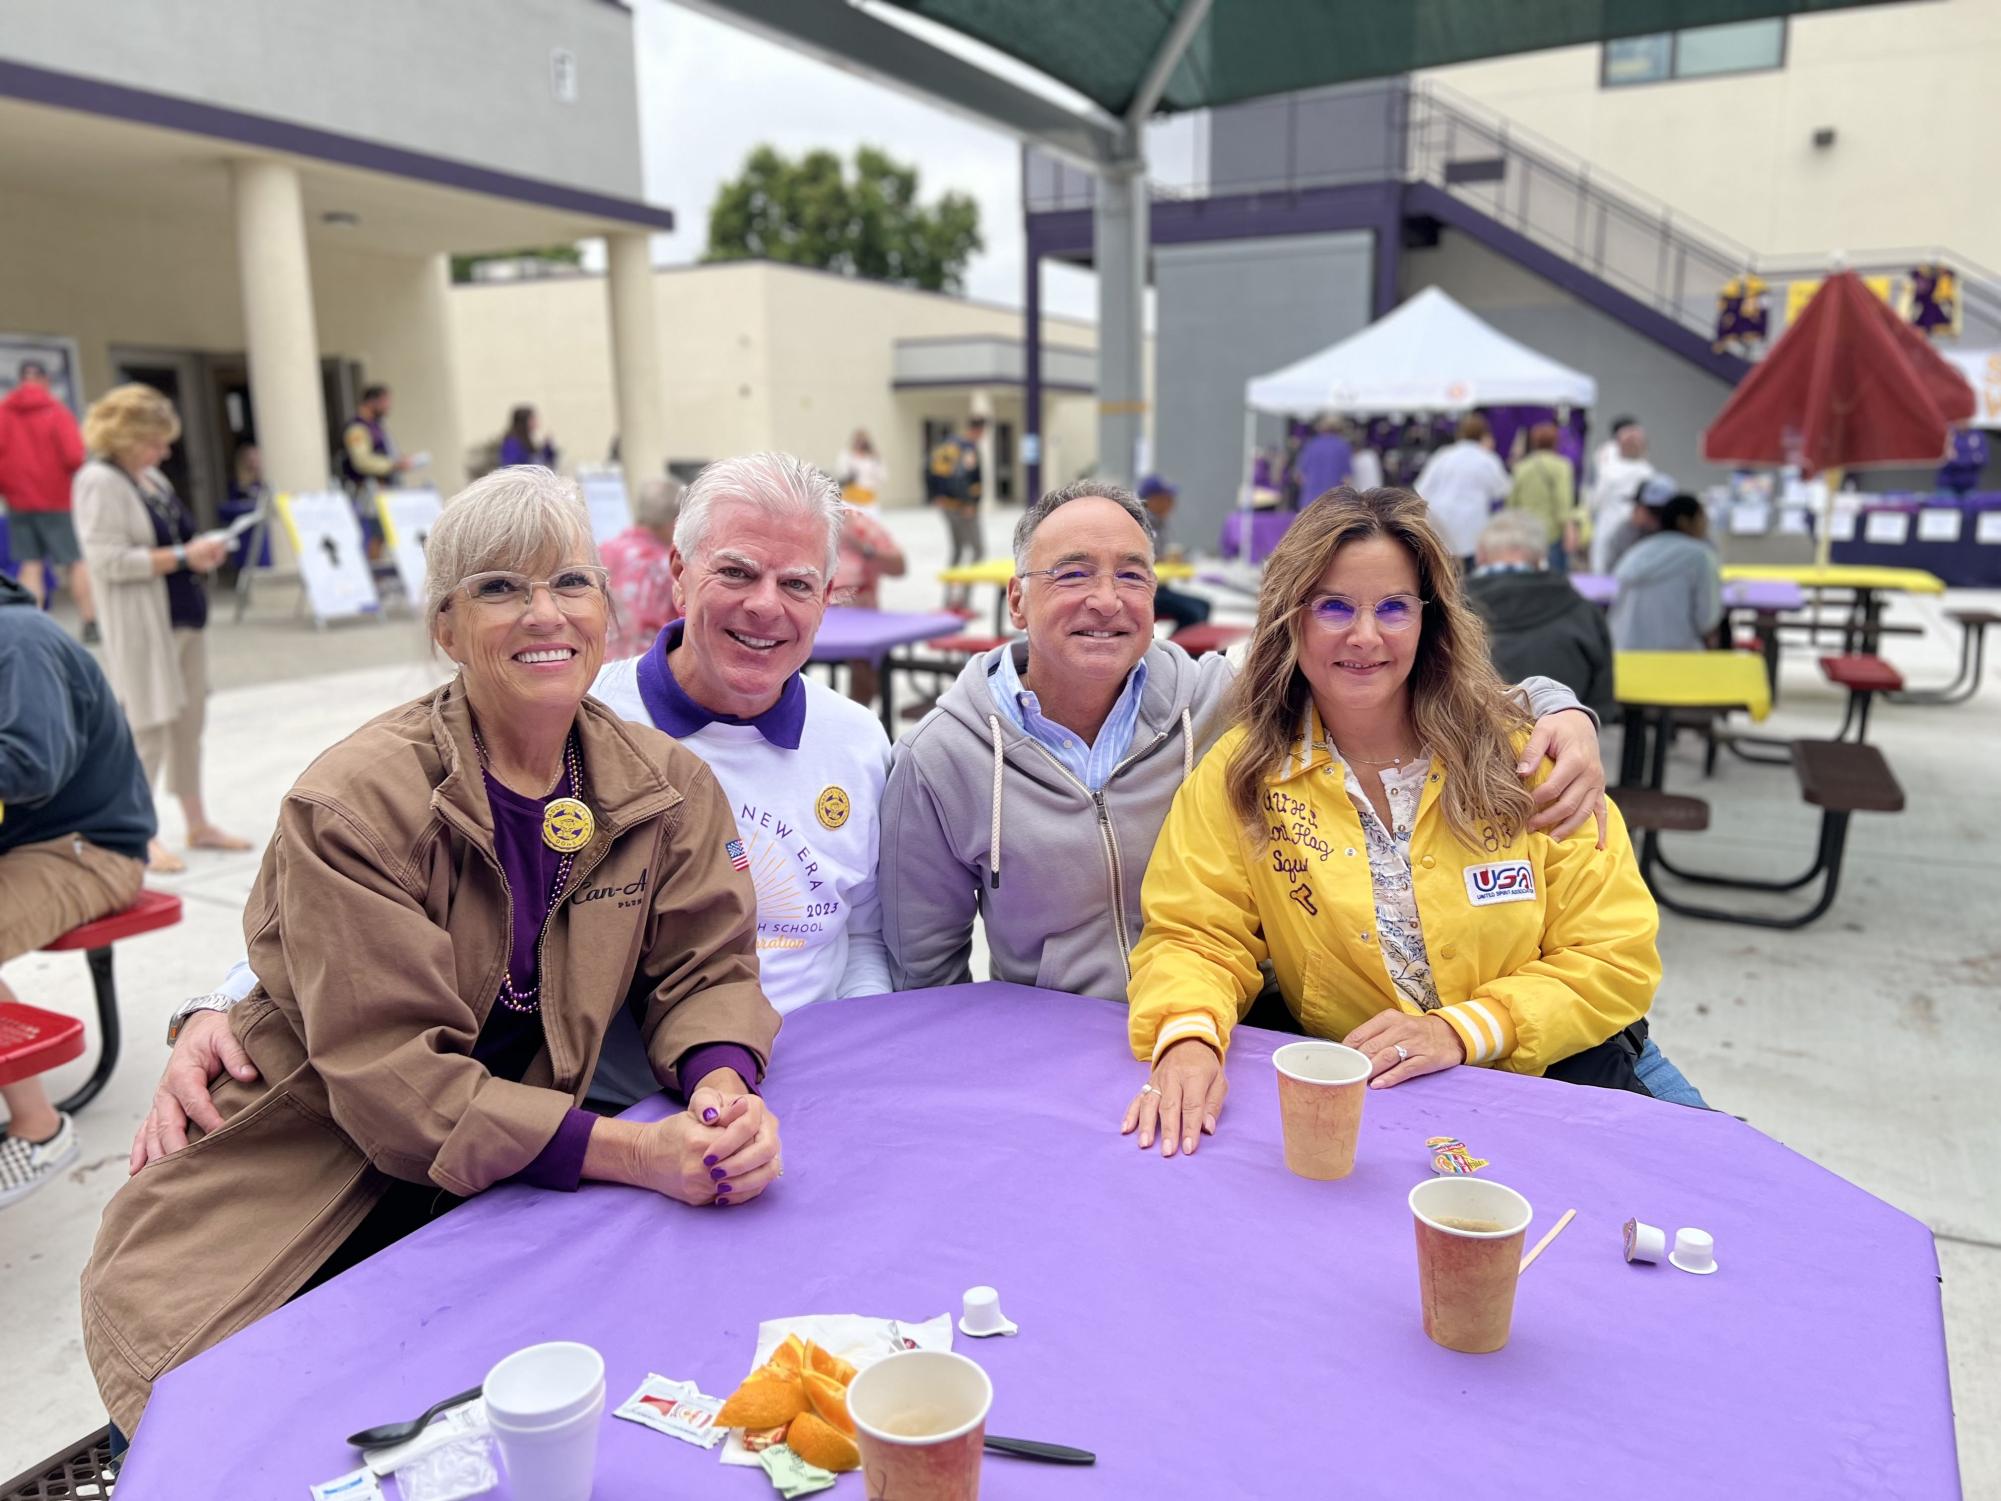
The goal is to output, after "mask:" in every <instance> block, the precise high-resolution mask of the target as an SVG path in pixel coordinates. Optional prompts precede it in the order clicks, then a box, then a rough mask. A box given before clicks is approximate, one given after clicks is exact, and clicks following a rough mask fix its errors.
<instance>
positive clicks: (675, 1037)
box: [83, 468, 780, 1433]
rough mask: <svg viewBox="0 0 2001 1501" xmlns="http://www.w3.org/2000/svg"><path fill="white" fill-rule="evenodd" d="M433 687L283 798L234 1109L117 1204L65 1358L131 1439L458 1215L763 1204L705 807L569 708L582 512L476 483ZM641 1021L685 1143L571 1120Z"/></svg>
mask: <svg viewBox="0 0 2001 1501" xmlns="http://www.w3.org/2000/svg"><path fill="white" fill-rule="evenodd" d="M426 555H427V562H428V565H429V619H430V631H431V637H432V639H433V641H434V642H435V643H436V645H437V646H438V647H439V648H440V649H442V650H443V651H444V653H445V654H446V655H447V656H448V657H450V658H451V659H452V660H453V661H454V662H456V663H457V664H458V667H459V673H458V676H457V677H456V678H455V679H454V680H453V681H452V682H451V683H449V684H447V685H446V686H445V687H443V688H440V689H438V690H437V691H436V692H433V693H430V694H427V695H425V696H424V697H423V698H420V699H418V700H416V701H415V702H413V703H410V704H406V705H404V706H403V707H402V708H400V709H394V710H391V711H390V712H389V713H387V714H384V715H382V716H381V717H379V718H377V719H375V720H374V721H372V722H371V723H369V724H367V725H364V726H363V727H362V728H361V729H359V730H357V731H356V732H355V733H354V734H353V735H351V736H349V737H348V738H347V739H346V740H344V741H342V742H340V743H339V744H338V745H336V746H334V747H333V749H331V750H329V751H328V752H326V753H325V754H324V755H322V756H321V757H320V758H319V759H318V760H317V761H315V762H314V763H313V765H312V766H311V767H309V768H308V769H307V771H306V772H305V774H304V775H303V776H301V777H300V778H299V780H298V782H297V783H296V784H295V785H294V786H293V788H292V790H291V792H290V793H289V794H288V795H287V797H286V798H285V801H284V804H283V807H282V808H281V810H280V813H279V820H278V832H277V834H276V836H275V837H274V838H273V839H272V841H271V845H270V848H269V849H268V850H267V851H266V853H265V856H264V864H263V869H262V871H261V872H260V874H259V876H258V880H257V885H256V888H255V890H254V891H253V892H252V894H251V898H250V902H249V905H248V906H247V907H246V908H245V911H244V933H245V936H246V938H247V939H248V940H249V944H250V961H251V965H252V967H253V968H254V970H255V971H256V974H257V975H258V977H259V980H260V984H259V987H258V990H257V991H256V992H255V993H254V994H253V996H252V998H251V999H250V1000H249V1001H248V1002H246V1003H245V1004H243V1005H241V1006H238V1007H237V1008H235V1010H233V1011H232V1012H231V1013H230V1023H231V1030H232V1032H233V1034H234V1036H235V1039H236V1041H237V1043H238V1044H239V1045H240V1047H241V1049H242V1051H243V1053H244V1054H245V1055H246V1056H247V1058H248V1060H249V1062H250V1064H251V1065H252V1068H253V1069H254V1072H255V1075H256V1077H255V1078H254V1079H250V1080H246V1079H244V1078H243V1077H241V1074H242V1073H243V1072H247V1071H238V1073H237V1074H236V1075H235V1076H232V1074H231V1073H227V1072H225V1073H223V1074H221V1075H219V1076H218V1078H217V1080H216V1082H215V1084H214V1085H213V1087H212V1092H213V1103H214V1105H215V1108H216V1110H217V1112H218V1113H219V1114H220V1116H221V1119H222V1125H221V1127H220V1129H218V1130H215V1131H213V1132H211V1133H209V1134H208V1135H206V1136H203V1137H201V1138H199V1139H198V1140H196V1141H195V1142H194V1143H193V1144H192V1145H190V1146H189V1147H187V1148H185V1149H184V1150H182V1151H178V1152H174V1153H172V1154H170V1155H168V1156H166V1157H164V1158H162V1159H161V1160H159V1161H158V1162H155V1163H153V1164H152V1165H151V1166H149V1167H147V1168H146V1169H145V1170H144V1171H143V1172H141V1173H139V1174H138V1176H136V1177H134V1178H132V1179H131V1180H130V1181H129V1182H128V1183H127V1184H126V1185H125V1187H124V1188H123V1189H121V1190H120V1191H119V1193H118V1194H117V1196H116V1197H115V1198H113V1200H112V1201H111V1204H110V1207H109V1208H108V1209H107V1210H106V1212H105V1215H104V1220H103V1224H102V1226H101V1228H100V1229H99V1232H98V1237H97V1245H96V1249H95V1251H94V1253H93V1255H92V1257H91V1262H90V1265H89V1267H88V1268H87V1269H86V1271H85V1273H84V1279H83V1302H84V1340H85V1347H86V1351H87V1353H88V1355H89V1358H90V1361H91V1365H92V1367H93V1369H94V1371H95V1373H96V1376H97V1381H98V1386H99V1389H100V1390H101V1391H102V1393H103V1395H104V1400H105V1403H106V1405H107V1406H108V1407H109V1408H110V1411H111V1416H112V1420H113V1422H114V1423H115V1424H117V1425H118V1427H119V1428H121V1429H123V1430H124V1431H125V1432H127V1433H130V1432H131V1430H132V1429H133V1427H134V1425H135V1424H137V1422H138V1421H139V1417H140V1414H141V1412H142V1411H143V1410H144V1407H145V1404H146V1399H147V1396H148V1393H149V1391H150V1389H151V1385H152V1383H153V1381H154V1380H155V1379H157V1378H158V1377H159V1376H160V1374H161V1373H162V1372H163V1371H165V1370H167V1369H169V1368H170V1367H172V1366H175V1365H178V1364H180V1363H181V1362H183V1361H185V1360H187V1359H188V1358H189V1357H190V1356H192V1355H195V1354H197V1353H198V1352H200V1351H201V1350H203V1349H205V1348H207V1347H208V1346H209V1345H212V1344H214V1343H215V1342H216V1341H217V1340H219V1339H221V1338H223V1337H224V1336H225V1335H227V1334H229V1333H230V1332H232V1331H234V1330H236V1329H240V1328H242V1327H243V1326H244V1325H245V1324H248V1323H250V1322H251V1321H252V1320H254V1319H257V1318H259V1317H261V1316H262V1315H264V1314H266V1313H268V1312H270V1311H271V1310H272V1309H274V1308H276V1307H277V1306H278V1305H280V1304H281V1303H283V1302H285V1301H286V1300H287V1299H289V1298H291V1297H293V1296H294V1295H296V1294H297V1293H298V1292H300V1291H301V1290H302V1289H304V1288H307V1287H310V1286H313V1285H315V1284H317V1283H319V1282H322V1281H324V1280H326V1279H327V1278H329V1277H331V1276H333V1275H334V1274H335V1273H337V1272H339V1271H341V1270H343V1269H345V1268H346V1267H348V1266H350V1265H352V1264H354V1263H355V1262H356V1261H358V1260H360V1259H361V1258H362V1257H364V1256H367V1255H369V1254H371V1253H372V1252H373V1251H375V1250H378V1249H380V1248H382V1247H384V1246H386V1245H388V1244H390V1243H391V1242H393V1241H395V1240H397V1239H399V1238H400V1237H401V1236H403V1235H405V1234H407V1233H408V1232H409V1231H411V1230H413V1229H416V1228H417V1227H418V1226H420V1225H422V1224H424V1223H425V1222H426V1221H427V1220H429V1219H430V1218H432V1217H434V1216H435V1215H436V1214H437V1213H439V1212H441V1211H442V1210H443V1209H444V1208H449V1207H450V1206H451V1205H452V1204H454V1203H455V1202H457V1200H458V1198H460V1197H463V1196H465V1195H470V1194H475V1193H478V1192H479V1191H480V1190H482V1189H484V1188H487V1187H489V1186H490V1185H492V1184H495V1183H499V1182H502V1181H504V1180H508V1179H516V1180H520V1181H523V1182H526V1183H530V1184H533V1185H535V1186H537V1187H540V1188H545V1189H552V1190H563V1189H574V1188H576V1187H577V1185H578V1183H579V1182H580V1181H581V1180H583V1179H587V1178H589V1179H602V1180H608V1181H613V1182H620V1183H626V1184H630V1185H633V1186H635V1187H639V1188H644V1189H648V1190H651V1191H653V1192H655V1193H659V1194H662V1195H665V1196H666V1197H668V1198H672V1199H677V1200H680V1201H681V1202H683V1203H686V1204H691V1205H709V1204H717V1205H731V1204H741V1203H743V1202H744V1201H746V1200H748V1199H751V1198H754V1197H755V1196H756V1195H757V1194H759V1193H760V1192H762V1191H763V1190H764V1188H765V1187H766V1186H768V1185H769V1184H770V1182H771V1181H772V1179H773V1178H774V1177H776V1176H777V1174H778V1172H779V1170H780V1169H779V1144H778V1128H777V1123H776V1121H775V1120H774V1119H773V1117H772V1116H771V1114H770V1113H769V1112H768V1111H767V1110H765V1108H764V1106H763V1104H762V1102H761V1101H760V1100H759V1099H758V1098H757V1096H756V1094H755V1092H754V1089H755V1085H756V1083H757V1080H758V1078H759V1076H760V1074H761V1072H762V1070H763V1068H764V1064H765V1060H766V1059H767V1057H768V1056H769V1054H770V1050H771V1044H772V1040H773V1038H774V1037H775V1035H776V1034H777V1031H778V1016H777V1014H776V1013H775V1012H774V1011H773V1010H772V1008H771V1006H770V1004H769V1003H768V1002H767V1001H766V999H765V997H764V994H763V992H762V990H761V989H760V988H759V986H758V977H757V953H756V942H755V931H756V930H755V899H754V897H753V895H752V890H751V885H750V881H749V878H748V877H747V876H745V875H744V874H742V873H741V872H740V871H738V870H737V869H736V868H735V867H734V866H733V865H732V862H731V859H730V844H731V841H733V840H734V839H735V838H736V825H735V823H734V821H733V819H732V817H731V813H730V808H729V806H728V804H727V803H726V802H725V800H724V798H723V796H722V793H721V791H720V789H719V788H718V787H717V785H716V780H715V777H714V775H713V774H712V773H711V772H710V771H709V769H708V768H707V767H706V766H704V765H703V764H702V762H700V761H699V760H697V759H696V758H695V757H694V756H693V755H692V754H691V753H690V752H688V751H686V750H683V749H682V748H681V747H680V746H678V745H677V744H676V743H675V742H674V741H672V740H670V739H668V738H667V736H665V735H663V734H660V733H659V732H658V731H655V730H653V729H650V728H647V727H644V726H637V725H632V724H628V723H626V722H624V721H622V720H619V719H617V718H616V717H614V716H613V715H612V714H611V713H610V712H609V711H608V710H606V709H605V708H604V707H603V706H602V705H600V704H598V703H597V702H596V701H595V700H593V699H589V698H586V697H585V694H586V691H587V690H588V688H589V687H590V684H591V680H592V678H593V676H594V675H595V674H596V672H597V670H598V666H599V663H600V662H601V660H602V658H603V655H604V642H605V632H606V626H607V621H608V617H609V613H610V612H609V601H608V599H607V596H606V593H605V572H604V569H603V568H602V567H601V566H600V565H599V563H598V557H597V550H596V548H595V546H594V545H593V544H592V541H591V533H590V523H589V518H588V516H587V515H586V513H585V511H584V508H583V504H582V502H581V500H580V498H579V497H578V496H577V494H576V491H575V488H574V486H572V485H571V484H569V483H568V482H567V481H563V480H559V479H557V478H556V476H554V475H553V474H550V473H549V472H548V471H547V470H545V469H534V468H517V469H508V470H502V471H500V472H498V473H495V474H492V475H489V476H488V477H486V478H485V479H483V480H480V481H479V482H478V483H477V484H475V485H473V486H471V487H470V488H469V489H467V490H466V491H465V492H464V493H462V494H461V495H459V496H458V497H456V498H455V499H454V500H453V501H452V502H451V503H450V504H449V505H447V506H446V508H445V511H444V514H443V515H442V516H441V517H440V518H439V520H438V523H437V525H436V526H435V527H434V528H433V529H432V532H431V536H430V541H429V544H428V546H427V548H426ZM627 1008H632V1009H633V1010H634V1011H635V1012H636V1013H637V1014H639V1015H640V1016H641V1018H642V1021H641V1032H642V1035H643V1037H644V1039H645V1043H646V1050H647V1056H648V1058H649V1060H650V1062H651V1063H652V1066H653V1071H654V1073H655V1075H656V1076H657V1078H658V1079H659V1081H660V1082H661V1083H662V1084H663V1085H665V1086H667V1087H668V1088H670V1089H678V1090H679V1091H681V1092H682V1093H683V1094H684V1095H685V1096H686V1098H687V1100H688V1108H687V1110H686V1111H684V1112H682V1113H680V1114H677V1115H673V1116H670V1117H668V1118H666V1119H664V1120H660V1121H654V1122H649V1123H643V1124H642V1123H636V1122H625V1121H619V1120H604V1119H597V1118H596V1117H593V1116H591V1115H589V1114H586V1113H584V1112H583V1111H581V1110H579V1109H578V1108H577V1107H578V1106H579V1104H580V1103H581V1101H582V1100H583V1097H584V1092H585V1088H586V1086H587V1085H588V1083H589V1081H590V1078H591V1074H592V1070H593V1068H594V1066H595V1064H596V1062H597V1057H598V1052H599V1048H600V1046H601V1044H602V1042H603V1039H604V1034H605V1029H606V1027H607V1025H608V1024H609V1023H610V1022H611V1020H612V1018H613V1017H614V1016H616V1015H618V1014H619V1013H620V1012H622V1011H625V1010H626V1009H627Z"/></svg>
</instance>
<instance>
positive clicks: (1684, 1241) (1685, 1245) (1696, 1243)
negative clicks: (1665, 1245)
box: [1668, 1229, 1716, 1277]
mask: <svg viewBox="0 0 2001 1501" xmlns="http://www.w3.org/2000/svg"><path fill="white" fill-rule="evenodd" d="M1668 1260H1669V1262H1671V1263H1672V1264H1673V1265H1675V1266H1678V1267H1680V1268H1681V1269H1682V1270H1683V1271H1684V1272H1694V1273H1695V1274H1696V1276H1698V1277H1706V1276H1708V1275H1709V1274H1710V1273H1711V1272H1713V1271H1715V1270H1716V1241H1715V1240H1714V1239H1713V1238H1712V1237H1711V1235H1710V1233H1709V1232H1708V1231H1707V1230H1692V1229H1684V1230H1677V1231H1675V1233H1674V1250H1673V1251H1672V1252H1671V1253H1670V1254H1669V1256H1668Z"/></svg>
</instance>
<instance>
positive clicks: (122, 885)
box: [0, 575, 154, 1207]
mask: <svg viewBox="0 0 2001 1501" xmlns="http://www.w3.org/2000/svg"><path fill="white" fill-rule="evenodd" d="M153 833H154V820H153V799H152V796H151V794H150V793H149V792H148V790H147V787H146V773H145V772H144V771H143V770H141V769H140V766H139V754H138V752H137V751H136V750H134V749H133V746H132V732H131V730H130V729H128V728H127V727H126V723H125V716H124V714H123V713H121V712H120V710H119V708H118V700H117V699H115V698H114V697H112V693H111V685H110V684H109V683H108V682H106V681H105V679H104V673H103V671H102V670H101V669H99V667H98V665H97V662H96V660H95V659H94V658H93V657H92V656H91V655H90V653H89V652H87V651H85V650H84V649H83V648H82V647H81V646H79V645H77V643H76V642H74V641H72V640H71V639H70V638H69V636H68V634H67V633H66V632H64V631H63V630H62V628H61V627H60V626H58V625H56V623H55V622H54V621H52V620H50V619H49V618H48V617H47V616H46V615H44V614H43V613H42V612H41V611H40V610H38V609H36V608H35V599H34V596H33V595H31V594H29V593H28V591H27V590H26V589H24V588H22V587H21V586H20V585H19V584H17V583H15V582H14V581H13V580H12V579H10V578H7V577H6V576H5V575H0V964H5V963H6V962H7V961H8V960H10V959H14V958H16V957H18V956H19V955H22V954H26V953H30V952H32V951H34V950H35V949H38V948H40V947H41V946H42V945H43V944H45V943H47V942H48V941H49V940H50V939H52V938H57V937H60V936H61V935H62V934H64V933H67V932H68V931H69V930H70V929H71V928H75V927H80V926H81V925H82V924H84V923H87V922H91V921H94V920H95V919H97V918H100V917H104V916H106V915H107V914H109V913H112V912H117V911H119V910H121V909H122V908H125V907H128V906H130V905H131V904H132V901H133V899H134V898H135V897H137V896H138V894H139V883H140V878H141V877H142V876H144V875H145V873H146V864H145V861H146V845H147V842H148V841H149V840H151V839H152V837H153ZM14 998H15V997H14V992H13V991H11V990H9V989H8V988H7V985H6V983H5V982H4V981H0V1001H12V1000H14ZM0 1096H4V1097H5V1099H6V1102H7V1135H6V1136H5V1138H4V1139H0V1207H4V1206H5V1205H8V1204H11V1203H13V1202H14V1201H15V1200H16V1199H20V1198H24V1197H26V1196H27V1195H28V1194H30V1193H33V1192H34V1191H35V1190H36V1189H37V1188H40V1187H41V1186H42V1185H43V1184H44V1183H47V1182H48V1181H49V1180H50V1179H51V1178H53V1177H55V1176H56V1174H58V1173H60V1172H61V1171H62V1170H63V1169H64V1168H65V1167H67V1166H69V1164H70V1163H72V1162H74V1161H75V1160H76V1158H77V1155H78V1153H79V1152H80V1151H81V1146H80V1144H79V1143H78V1141H77V1134H76V1128H75V1127H74V1126H73V1125H71V1123H70V1119H69V1117H68V1116H66V1115H62V1114H60V1113H59V1112H57V1111H56V1110H55V1109H54V1108H53V1107H52V1106H51V1105H50V1104H49V1097H48V1095H47V1093H46V1092H45V1091H44V1090H43V1088H42V1085H41V1081H40V1080H38V1079H24V1080H22V1081H21V1082H20V1083H18V1084H8V1085H5V1086H0Z"/></svg>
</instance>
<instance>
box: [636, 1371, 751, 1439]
mask: <svg viewBox="0 0 2001 1501" xmlns="http://www.w3.org/2000/svg"><path fill="white" fill-rule="evenodd" d="M722 1410H723V1402H722V1398H720V1397H711V1396H707V1395H705V1394H704V1393H703V1392H702V1391H701V1389H700V1388H699V1387H697V1386H696V1385H695V1383H694V1382H692V1381H675V1380H672V1379H671V1378H669V1377H666V1376H662V1375H659V1374H657V1373H649V1374H648V1376H647V1378H646V1379H645V1380H644V1381H642V1382H640V1383H639V1390H638V1391H636V1392H634V1393H633V1394H632V1395H631V1396H630V1397H628V1398H626V1400H625V1401H623V1402H621V1403H620V1404H619V1405H618V1407H617V1408H616V1409H614V1411H613V1412H612V1416H613V1417H617V1418H624V1419H625V1420H626V1421H628V1422H632V1423H643V1424H645V1425H646V1426H647V1427H648V1428H652V1429H654V1430H656V1431H658V1432H660V1433H665V1434H670V1435H672V1436H673V1437H675V1438H678V1439H680V1440H681V1442H682V1443H684V1444H693V1445H695V1446H696V1447H697V1448H699V1449H713V1448H714V1447H715V1446H716V1445H717V1444H719V1443H721V1442H722V1441H723V1435H724V1434H725V1432H727V1430H726V1429H722V1428H718V1427H717V1426H716V1414H717V1413H719V1412H721V1411H722Z"/></svg>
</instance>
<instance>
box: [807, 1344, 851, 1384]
mask: <svg viewBox="0 0 2001 1501" xmlns="http://www.w3.org/2000/svg"><path fill="white" fill-rule="evenodd" d="M806 1348H807V1349H808V1350H809V1351H810V1352H811V1353H812V1357H813V1369H814V1370H816V1371H818V1372H819V1373H820V1374H821V1375H822V1376H831V1377H833V1378H834V1380H836V1381H838V1382H840V1384H841V1385H842V1386H846V1385H847V1384H848V1383H849V1382H850V1381H852V1380H854V1379H855V1368H854V1367H853V1366H851V1365H849V1364H848V1363H847V1362H846V1361H845V1360H843V1359H841V1357H840V1356H838V1355H830V1354H828V1353H827V1352H826V1351H825V1350H823V1349H821V1348H820V1347H819V1346H818V1345H814V1344H809V1345H807V1347H806Z"/></svg>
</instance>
